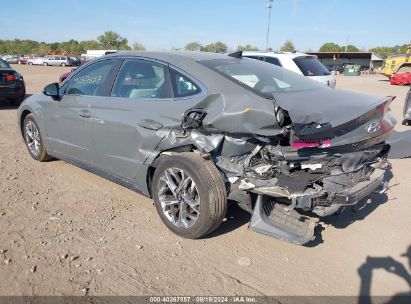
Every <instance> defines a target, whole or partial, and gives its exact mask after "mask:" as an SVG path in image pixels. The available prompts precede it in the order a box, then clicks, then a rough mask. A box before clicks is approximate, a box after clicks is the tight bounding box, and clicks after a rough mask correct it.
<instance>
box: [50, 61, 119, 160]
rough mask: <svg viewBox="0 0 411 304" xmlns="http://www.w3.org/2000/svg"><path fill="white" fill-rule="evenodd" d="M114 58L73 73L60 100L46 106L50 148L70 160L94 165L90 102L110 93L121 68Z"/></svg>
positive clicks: (64, 87) (63, 89)
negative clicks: (110, 86)
mask: <svg viewBox="0 0 411 304" xmlns="http://www.w3.org/2000/svg"><path fill="white" fill-rule="evenodd" d="M118 65H119V64H118V61H117V60H114V59H108V60H101V61H98V62H96V63H94V64H91V65H88V66H87V67H85V68H83V69H81V70H80V71H78V73H76V74H75V75H73V76H72V77H71V79H70V81H69V82H68V83H66V84H65V85H64V86H63V87H62V88H61V91H62V94H63V96H62V98H61V100H60V101H55V102H52V103H49V104H48V105H47V107H46V128H47V139H48V143H49V149H50V150H51V151H52V152H54V153H57V154H59V155H63V156H66V157H68V158H70V159H73V160H77V161H80V162H84V163H87V164H93V157H92V136H91V126H92V118H93V112H92V109H91V104H92V103H94V102H96V100H99V99H101V98H104V97H103V96H105V95H107V94H108V92H109V91H110V88H108V87H107V84H111V83H112V81H113V78H114V76H113V75H115V74H114V72H115V70H116V69H117V68H118Z"/></svg>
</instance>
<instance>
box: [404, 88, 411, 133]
mask: <svg viewBox="0 0 411 304" xmlns="http://www.w3.org/2000/svg"><path fill="white" fill-rule="evenodd" d="M402 124H403V125H407V126H410V125H411V86H410V90H409V91H408V93H407V97H406V98H405V102H404V120H403V123H402Z"/></svg>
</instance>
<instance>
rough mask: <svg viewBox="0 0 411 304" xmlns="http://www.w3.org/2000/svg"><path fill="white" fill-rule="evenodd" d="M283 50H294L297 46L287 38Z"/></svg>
mask: <svg viewBox="0 0 411 304" xmlns="http://www.w3.org/2000/svg"><path fill="white" fill-rule="evenodd" d="M280 51H281V52H294V51H295V46H294V43H293V42H292V41H291V40H286V41H285V42H284V44H283V46H282V47H281V49H280Z"/></svg>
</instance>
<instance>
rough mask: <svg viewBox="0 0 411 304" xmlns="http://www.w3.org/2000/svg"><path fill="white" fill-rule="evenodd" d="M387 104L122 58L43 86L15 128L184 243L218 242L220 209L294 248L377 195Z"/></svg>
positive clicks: (290, 82)
mask: <svg viewBox="0 0 411 304" xmlns="http://www.w3.org/2000/svg"><path fill="white" fill-rule="evenodd" d="M392 99H393V98H392V97H381V98H377V97H371V96H367V95H361V94H357V93H352V92H345V91H341V90H333V89H330V88H327V87H324V86H322V85H321V84H318V83H317V82H315V81H313V80H310V79H306V78H305V77H304V76H300V75H298V74H295V73H293V72H290V71H287V70H285V69H283V68H281V67H277V66H275V65H271V64H269V63H265V62H261V61H257V60H252V59H246V58H243V57H242V54H241V52H237V53H232V54H229V55H222V54H211V53H202V52H124V53H117V54H112V55H108V56H104V57H101V58H99V59H96V60H94V61H91V62H89V63H87V64H85V65H84V66H82V67H80V68H79V69H77V70H76V71H74V72H73V73H72V74H71V75H70V76H69V77H68V78H67V79H66V80H65V81H64V82H63V83H61V84H60V85H59V84H57V83H53V84H50V85H48V86H46V87H45V89H44V91H43V92H42V93H39V94H37V95H34V96H31V97H30V98H28V99H26V100H25V101H24V103H23V104H22V105H21V106H20V108H19V110H18V117H19V128H20V129H21V133H22V136H23V138H24V142H25V144H26V145H27V148H28V152H29V153H30V155H31V156H32V157H33V158H34V159H36V160H38V161H46V160H48V159H50V158H58V159H62V160H65V161H67V162H70V163H72V164H74V165H76V166H80V167H82V168H84V169H86V170H89V171H91V172H93V173H96V174H99V175H101V176H104V177H106V178H108V179H110V180H113V181H115V182H117V183H120V184H122V185H124V186H127V187H129V188H131V189H134V190H136V191H138V192H140V193H142V194H144V195H146V196H149V197H151V198H153V200H154V202H155V206H156V208H157V211H158V213H159V215H160V217H161V219H162V220H163V222H164V223H165V225H166V226H167V227H168V228H169V229H170V230H172V231H173V232H175V233H176V234H178V235H180V236H183V237H186V238H201V237H203V236H205V235H207V234H209V233H210V232H212V231H214V230H215V229H216V228H217V227H218V226H219V225H220V224H221V222H222V221H223V219H224V217H225V214H226V210H227V202H228V201H230V202H235V203H238V204H239V205H240V206H241V207H242V208H244V209H245V210H248V211H249V212H251V213H252V218H251V223H250V229H251V230H254V231H257V232H261V233H264V234H267V235H270V236H273V237H276V238H279V239H283V240H287V241H290V242H293V243H297V244H303V243H306V242H308V241H310V240H311V239H312V238H313V235H314V226H315V224H316V222H317V221H318V219H317V218H316V217H317V216H320V217H322V216H328V215H330V214H333V213H336V212H338V211H341V210H343V209H344V208H346V207H347V206H354V205H356V204H357V203H358V202H359V201H360V200H361V199H362V198H364V197H366V196H367V195H369V194H370V193H371V192H374V191H375V190H376V189H377V188H378V187H380V186H381V185H382V184H383V182H384V173H385V171H386V170H387V169H388V167H389V164H388V162H387V159H386V157H387V153H388V151H389V145H387V144H385V140H386V139H387V137H388V136H389V135H390V132H391V130H392V129H393V126H394V123H395V121H394V119H393V118H392V116H391V114H390V111H389V104H390V102H391V101H392ZM50 165H51V166H52V165H53V163H50ZM307 211H310V213H307Z"/></svg>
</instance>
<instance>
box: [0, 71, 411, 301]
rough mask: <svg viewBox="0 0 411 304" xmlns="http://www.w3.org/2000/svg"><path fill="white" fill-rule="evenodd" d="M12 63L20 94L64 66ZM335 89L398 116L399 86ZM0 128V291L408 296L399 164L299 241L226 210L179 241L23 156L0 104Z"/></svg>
mask: <svg viewBox="0 0 411 304" xmlns="http://www.w3.org/2000/svg"><path fill="white" fill-rule="evenodd" d="M14 67H15V68H16V69H17V70H18V71H19V72H21V73H22V75H24V77H25V79H26V83H27V93H28V94H34V93H36V92H39V91H40V90H41V89H42V88H43V87H44V86H45V85H46V84H48V83H51V82H54V81H57V79H58V76H59V75H60V74H61V73H63V72H65V71H68V70H70V68H59V67H42V66H39V67H37V66H17V65H15V66H14ZM337 87H338V88H344V89H348V90H353V91H358V92H364V93H368V94H373V95H396V96H397V99H396V100H395V101H394V102H393V104H392V109H393V112H394V114H395V115H396V117H397V118H398V119H399V120H400V118H401V111H402V106H403V102H404V98H405V95H406V92H407V90H408V88H407V87H401V86H391V85H390V84H389V82H387V81H386V80H385V79H384V78H383V77H381V76H378V75H371V76H361V77H344V76H338V79H337ZM341 110H342V111H343V110H344V109H343V107H342V109H341ZM397 129H398V130H406V127H404V126H401V125H400V124H398V126H397ZM0 130H1V136H0V295H85V294H88V295H163V294H164V295H276V296H281V295H350V296H358V295H359V294H360V293H361V294H371V295H387V296H392V295H395V294H399V293H404V292H410V284H411V269H410V267H411V265H410V264H411V247H410V246H411V237H410V236H411V233H410V231H411V216H410V214H411V205H410V204H411V202H410V198H411V187H410V185H411V173H410V172H411V159H396V160H392V165H393V169H392V173H393V177H392V179H391V182H390V185H391V186H392V187H391V188H390V190H389V191H388V193H387V194H378V195H374V196H373V202H372V203H370V204H366V205H365V206H364V207H363V208H361V209H360V210H359V211H358V212H356V213H353V212H351V210H347V211H345V212H344V213H343V214H342V215H341V216H339V217H335V216H332V217H331V218H329V219H328V220H327V222H328V223H329V224H330V225H328V226H327V227H326V228H324V229H323V230H322V231H319V233H318V235H317V241H316V242H313V243H312V244H310V245H309V246H296V245H292V244H289V243H286V242H283V241H279V240H276V239H273V238H270V237H266V236H264V235H261V234H257V233H254V232H251V231H249V230H248V229H247V227H248V221H249V219H250V216H249V215H248V214H247V213H245V212H243V211H241V210H239V209H238V208H235V207H234V208H231V209H230V210H229V212H228V215H227V220H226V221H225V222H224V223H223V224H222V226H221V227H220V228H219V229H218V230H217V231H216V232H215V233H214V234H212V235H210V236H209V237H208V238H206V239H203V240H185V239H182V238H179V237H177V236H176V235H174V234H173V233H171V232H169V231H168V230H167V229H166V227H165V226H164V225H163V224H162V222H161V220H160V218H159V217H158V216H157V213H156V210H155V207H154V206H153V202H152V201H151V200H150V199H148V198H146V197H143V196H141V195H139V194H137V193H134V192H132V191H130V190H128V189H126V188H123V187H121V186H119V185H116V184H114V183H112V182H110V181H107V180H104V179H102V178H100V177H98V176H96V175H93V174H91V173H88V172H86V171H84V170H82V169H79V168H76V167H74V166H72V165H69V164H67V163H65V162H63V161H59V160H56V161H51V162H47V163H38V162H35V161H34V160H32V159H31V157H30V156H29V154H28V152H27V151H26V148H25V146H24V145H23V143H22V141H21V139H20V135H19V134H18V130H17V125H16V109H15V108H13V107H11V106H9V105H8V104H6V103H1V104H0ZM407 250H409V251H408V254H407Z"/></svg>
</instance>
